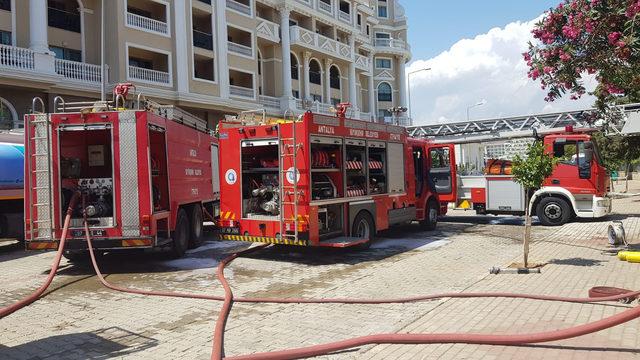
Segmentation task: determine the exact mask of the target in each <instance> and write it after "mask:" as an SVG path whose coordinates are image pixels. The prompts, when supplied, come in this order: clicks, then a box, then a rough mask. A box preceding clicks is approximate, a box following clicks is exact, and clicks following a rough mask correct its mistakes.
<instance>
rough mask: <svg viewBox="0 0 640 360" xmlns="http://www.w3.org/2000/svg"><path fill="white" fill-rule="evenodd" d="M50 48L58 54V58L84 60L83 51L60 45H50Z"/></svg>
mask: <svg viewBox="0 0 640 360" xmlns="http://www.w3.org/2000/svg"><path fill="white" fill-rule="evenodd" d="M49 49H50V50H51V51H53V52H54V54H56V58H58V59H63V60H71V61H82V51H80V50H73V49H67V48H63V47H58V46H49Z"/></svg>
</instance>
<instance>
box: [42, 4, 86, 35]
mask: <svg viewBox="0 0 640 360" xmlns="http://www.w3.org/2000/svg"><path fill="white" fill-rule="evenodd" d="M47 18H48V19H49V20H48V23H49V26H52V27H55V28H58V29H63V30H69V31H73V32H77V33H79V32H80V14H78V13H72V12H68V11H64V10H60V9H55V8H52V7H50V8H49V11H48V16H47Z"/></svg>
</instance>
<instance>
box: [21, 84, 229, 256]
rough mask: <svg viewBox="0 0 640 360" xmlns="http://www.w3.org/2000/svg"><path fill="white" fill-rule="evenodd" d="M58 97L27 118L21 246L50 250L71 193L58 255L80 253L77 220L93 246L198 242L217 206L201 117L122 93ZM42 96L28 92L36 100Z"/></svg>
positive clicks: (212, 142) (214, 156)
mask: <svg viewBox="0 0 640 360" xmlns="http://www.w3.org/2000/svg"><path fill="white" fill-rule="evenodd" d="M132 88H133V89H135V86H133V84H120V85H118V86H116V88H115V89H114V99H113V101H108V102H97V103H96V102H75V103H65V101H64V99H62V98H61V97H57V98H56V99H55V100H54V108H55V109H56V112H54V113H43V112H37V111H36V112H34V113H33V114H30V115H26V116H25V134H24V137H25V145H26V147H25V155H26V156H25V174H26V178H25V181H26V186H25V192H24V195H25V196H24V207H25V219H26V220H25V235H26V240H27V244H26V246H27V248H28V249H55V248H57V247H58V243H59V240H60V237H61V235H62V233H61V232H62V221H63V214H64V210H65V209H67V207H68V206H69V204H70V201H71V198H72V197H73V195H74V194H76V193H79V194H80V196H81V201H78V202H77V203H76V204H75V205H74V206H73V207H72V208H71V209H70V211H71V219H70V236H69V239H68V242H67V247H66V249H68V251H66V252H65V256H67V257H68V258H70V259H72V260H75V259H78V258H80V257H84V256H86V254H87V251H86V250H87V244H86V242H85V241H84V229H83V222H84V219H85V218H86V221H87V223H88V226H89V231H90V233H91V236H93V238H94V244H95V247H96V249H97V250H98V251H104V250H111V249H132V248H157V247H170V248H171V251H172V253H173V255H174V256H176V257H179V256H182V255H183V254H184V252H185V251H186V250H187V248H188V247H196V246H198V245H200V243H201V241H202V232H203V230H202V229H203V221H204V216H203V213H208V214H214V215H215V214H216V213H217V211H216V210H217V209H218V206H219V205H218V204H219V199H220V197H219V176H218V144H217V139H216V138H215V136H214V135H213V133H212V132H211V131H209V130H207V126H206V122H204V120H201V119H198V118H197V117H195V116H193V115H190V114H188V113H186V112H184V111H182V110H180V109H177V108H175V107H172V106H167V105H160V104H157V103H154V102H152V101H149V100H146V99H144V97H143V96H142V94H141V93H138V94H137V95H136V94H132V96H135V97H134V98H135V100H134V101H131V100H130V99H127V95H128V94H129V91H130V89H132ZM40 101H41V100H38V99H34V104H37V103H38V102H40Z"/></svg>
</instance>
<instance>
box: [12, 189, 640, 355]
mask: <svg viewBox="0 0 640 360" xmlns="http://www.w3.org/2000/svg"><path fill="white" fill-rule="evenodd" d="M614 204H615V210H616V212H617V213H619V214H624V215H616V218H620V219H622V220H623V222H624V225H625V229H626V231H627V234H628V237H629V239H630V240H631V241H632V242H639V243H640V228H639V225H640V224H639V223H638V219H639V218H638V214H640V202H638V200H637V199H636V198H631V199H621V200H616V201H615V202H614ZM452 220H455V222H451V223H441V224H440V225H439V230H438V231H436V232H433V233H429V232H422V231H419V230H418V229H417V227H415V226H411V227H403V228H398V229H395V230H393V231H390V232H388V233H386V234H384V238H383V239H381V240H380V241H379V242H378V243H376V244H375V245H374V247H373V248H372V249H371V250H369V251H366V252H362V253H354V252H335V251H332V252H328V251H303V252H300V251H296V250H295V249H291V248H283V247H277V248H270V249H266V250H263V251H260V252H258V253H255V254H253V255H251V256H250V257H247V258H241V259H238V260H236V261H235V262H234V263H233V264H232V265H231V266H230V267H229V270H228V271H227V277H228V278H229V279H230V282H231V284H232V286H233V288H234V293H235V294H236V296H247V297H249V296H283V297H293V296H306V297H366V298H379V297H391V296H410V295H418V294H428V293H434V292H444V291H517V292H527V293H541V294H557V295H567V296H586V293H587V290H588V289H589V288H590V287H592V286H596V285H609V286H620V287H624V288H629V289H640V264H629V263H626V262H620V261H618V260H617V259H616V258H613V257H610V256H607V255H603V254H601V252H600V249H601V248H603V247H604V246H605V245H606V226H607V224H608V221H588V222H578V223H572V224H568V225H566V226H563V227H562V228H543V227H540V226H536V227H534V240H535V243H534V244H532V247H531V249H532V254H531V258H532V260H533V261H535V262H545V263H547V265H546V266H544V268H543V269H542V273H541V274H533V275H505V274H502V275H497V276H496V275H489V274H488V269H489V268H490V267H492V266H496V265H497V266H506V265H509V264H510V263H512V262H514V261H519V260H520V257H519V254H520V251H521V247H522V246H521V243H520V236H521V229H522V228H521V227H519V226H518V224H519V221H518V220H513V219H506V220H499V221H495V220H496V218H485V217H465V216H457V217H455V218H453V219H452ZM243 247H246V245H245V244H241V243H220V242H210V243H207V245H206V246H205V247H203V248H200V249H197V250H195V251H192V252H191V253H190V254H189V256H188V258H187V259H184V260H178V261H176V260H174V261H168V260H162V258H161V257H159V256H158V255H157V254H149V255H125V256H111V257H110V256H107V257H106V258H105V259H104V260H103V268H104V269H103V270H104V272H105V273H109V274H111V275H110V276H109V277H108V280H109V281H111V282H114V283H117V284H119V285H124V286H131V287H136V288H143V289H157V290H167V289H171V290H179V291H190V292H199V293H208V294H222V291H221V288H220V286H219V284H218V283H217V281H216V280H215V276H214V267H215V266H216V265H217V261H219V260H220V259H221V258H223V257H224V256H225V254H226V253H229V252H232V251H234V250H237V249H240V248H243ZM52 258H53V254H52V253H24V252H22V251H18V250H17V249H15V248H13V249H12V248H11V247H7V246H5V247H2V248H0V306H4V305H6V304H9V303H11V302H13V301H15V300H16V299H18V298H20V297H22V296H24V295H25V294H27V293H29V292H30V291H32V290H33V289H35V288H37V287H38V285H39V284H40V283H41V282H42V280H43V279H44V278H45V277H46V270H47V268H48V266H49V263H50V262H51V260H52ZM65 265H66V264H65ZM53 287H54V289H56V290H55V291H53V292H51V293H50V294H49V295H48V296H46V297H45V298H44V299H42V300H40V301H38V302H36V303H35V304H33V305H31V306H29V307H28V308H26V309H23V310H21V311H19V312H16V313H15V314H12V315H10V316H9V317H7V318H5V319H2V320H0V359H5V358H6V359H66V358H78V359H86V358H132V359H141V358H142V359H174V358H184V359H190V358H194V359H206V358H208V357H209V354H210V350H211V340H212V335H213V334H212V333H213V326H214V322H215V319H216V317H217V311H218V309H219V307H220V303H217V302H208V301H203V300H185V299H172V298H148V297H143V296H136V295H128V294H122V293H115V292H113V291H111V290H107V289H105V288H102V287H101V286H100V285H99V284H98V283H97V280H96V279H95V277H94V276H92V272H91V271H90V270H89V269H82V268H78V267H76V266H65V267H64V268H63V269H62V270H61V274H60V275H59V276H58V277H57V278H56V280H55V282H54V285H53ZM632 306H637V303H634V304H633V305H632ZM625 308H626V306H624V305H621V304H608V305H579V304H562V303H547V302H537V301H529V300H516V299H479V300H476V299H465V300H459V299H449V300H443V301H432V302H426V303H417V304H391V305H377V306H362V305H274V304H235V305H234V307H233V310H232V316H231V317H230V319H229V322H228V325H227V332H226V335H225V339H226V343H225V349H226V352H227V355H238V354H246V353H252V352H259V351H268V350H277V349H282V348H287V347H296V346H303V345H313V344H317V343H322V342H327V341H335V340H340V339H344V338H348V337H353V336H359V335H366V334H373V333H381V332H385V333H386V332H406V333H431V332H474V333H516V332H517V333H522V332H536V331H544V330H551V329H557V328H564V327H569V326H571V325H575V324H581V323H584V322H587V321H592V320H596V319H600V318H602V317H603V316H608V315H611V314H614V313H618V312H620V311H623V310H624V309H625ZM639 325H640V321H638V320H635V321H633V322H630V323H628V324H625V325H623V326H620V327H616V328H613V329H610V330H606V331H602V332H599V333H597V334H593V335H587V336H584V337H581V338H578V339H572V340H566V341H559V342H554V343H550V344H538V345H531V346H521V347H504V346H476V345H424V346H422V345H378V346H367V347H363V348H360V349H354V350H353V351H347V352H342V353H340V354H333V355H329V356H325V357H324V358H328V359H329V358H330V359H383V358H384V359H400V358H407V359H436V358H452V359H453V358H455V359H463V358H469V359H476V358H477V359H481V358H482V359H485V358H486V359H493V358H499V359H511V358H532V359H536V358H562V359H563V358H574V357H575V358H587V359H599V358H607V359H608V358H613V357H615V358H620V359H625V358H631V359H640V353H639V352H638V349H639V348H640V335H639V333H638V329H639Z"/></svg>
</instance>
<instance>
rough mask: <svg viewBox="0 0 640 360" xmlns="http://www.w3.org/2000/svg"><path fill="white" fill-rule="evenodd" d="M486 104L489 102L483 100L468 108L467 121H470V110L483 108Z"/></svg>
mask: <svg viewBox="0 0 640 360" xmlns="http://www.w3.org/2000/svg"><path fill="white" fill-rule="evenodd" d="M486 103H487V100H485V99H482V100H480V101H478V102H477V103H475V104H473V105H470V106H467V121H469V110H471V109H472V108H474V107H477V106H482V105H484V104H486Z"/></svg>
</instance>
